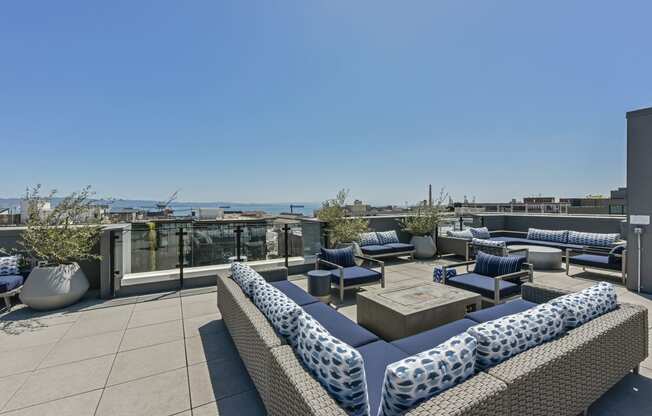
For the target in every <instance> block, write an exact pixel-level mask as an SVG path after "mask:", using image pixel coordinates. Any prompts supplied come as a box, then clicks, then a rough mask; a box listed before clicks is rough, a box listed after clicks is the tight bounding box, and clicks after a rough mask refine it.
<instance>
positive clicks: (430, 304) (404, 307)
mask: <svg viewBox="0 0 652 416" xmlns="http://www.w3.org/2000/svg"><path fill="white" fill-rule="evenodd" d="M480 302H481V297H480V295H478V294H477V293H473V292H469V291H467V290H462V289H458V288H455V287H452V286H446V285H443V284H440V283H430V282H424V283H418V284H411V285H403V286H396V287H392V288H391V289H389V288H387V289H379V290H366V291H364V292H359V293H358V323H359V324H360V325H362V326H363V327H365V328H367V329H368V330H370V331H372V332H374V333H375V334H376V335H378V336H379V337H381V338H383V339H384V340H386V341H393V340H395V339H399V338H404V337H407V336H410V335H414V334H418V333H420V332H423V331H427V330H429V329H432V328H436V327H438V326H441V325H444V324H447V323H449V322H453V321H456V320H458V319H462V318H464V315H465V314H466V313H467V312H472V311H475V310H479V309H480V305H481V303H480Z"/></svg>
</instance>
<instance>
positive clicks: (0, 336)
mask: <svg viewBox="0 0 652 416" xmlns="http://www.w3.org/2000/svg"><path fill="white" fill-rule="evenodd" d="M72 325H73V324H63V325H54V326H43V325H41V324H35V325H27V324H26V325H21V326H19V327H16V326H10V327H8V326H4V327H0V351H10V350H16V349H20V350H23V349H25V348H30V347H35V346H37V345H44V344H52V343H54V342H57V341H59V340H60V339H61V338H62V337H63V336H64V334H66V332H67V331H68V330H70V329H71V326H72Z"/></svg>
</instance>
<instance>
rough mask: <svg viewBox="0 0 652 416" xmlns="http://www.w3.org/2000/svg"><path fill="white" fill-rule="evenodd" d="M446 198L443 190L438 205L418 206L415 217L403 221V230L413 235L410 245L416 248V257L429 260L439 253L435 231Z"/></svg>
mask: <svg viewBox="0 0 652 416" xmlns="http://www.w3.org/2000/svg"><path fill="white" fill-rule="evenodd" d="M445 198H446V196H444V195H443V190H442V192H441V194H440V196H439V200H438V201H437V204H435V205H433V206H428V205H420V206H417V208H416V210H415V213H414V215H411V216H408V217H405V218H403V219H401V221H400V223H401V228H403V230H405V231H407V232H408V233H410V234H411V235H412V239H411V240H410V244H412V245H413V246H414V256H415V257H416V258H420V259H429V258H432V257H434V256H435V254H436V253H437V245H436V244H435V241H434V239H433V235H434V233H435V229H436V228H437V226H438V225H439V222H440V221H441V216H442V213H443V210H442V207H441V205H442V201H443V200H444V199H445Z"/></svg>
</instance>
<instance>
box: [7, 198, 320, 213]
mask: <svg viewBox="0 0 652 416" xmlns="http://www.w3.org/2000/svg"><path fill="white" fill-rule="evenodd" d="M58 201H59V199H57V198H55V199H54V200H53V201H52V203H53V205H56V204H57V202H58ZM98 203H103V202H102V201H98ZM292 204H293V205H303V207H302V208H297V207H295V208H294V209H293V212H295V213H300V214H303V215H306V216H309V217H311V216H313V215H314V212H315V210H316V209H318V208H319V207H320V206H321V204H319V203H315V202H293V203H292ZM19 205H20V199H17V198H0V208H13V209H15V207H17V206H19ZM170 207H171V208H172V209H173V210H174V215H178V216H187V215H190V213H191V212H192V210H194V209H197V208H220V207H224V209H225V210H226V211H264V212H267V213H268V214H280V213H282V212H290V202H287V203H277V204H245V203H237V202H173V203H172V204H170ZM125 208H135V209H142V210H148V211H154V210H157V208H156V201H146V200H130V199H120V200H116V201H113V203H112V204H111V210H116V211H119V210H122V209H125ZM15 212H17V211H15Z"/></svg>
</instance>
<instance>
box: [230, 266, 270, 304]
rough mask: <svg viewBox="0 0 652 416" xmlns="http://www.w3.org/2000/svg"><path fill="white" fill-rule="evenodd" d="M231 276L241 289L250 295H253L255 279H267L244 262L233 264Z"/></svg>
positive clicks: (262, 280)
mask: <svg viewBox="0 0 652 416" xmlns="http://www.w3.org/2000/svg"><path fill="white" fill-rule="evenodd" d="M231 277H232V278H233V280H235V282H236V283H237V284H238V286H240V289H242V291H243V292H244V293H245V295H247V296H249V297H251V296H252V295H253V283H254V281H261V282H263V283H265V279H264V278H263V277H262V276H261V275H259V274H258V272H257V271H255V270H254V269H252V268H251V267H249V265H247V264H244V263H233V264H231Z"/></svg>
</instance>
